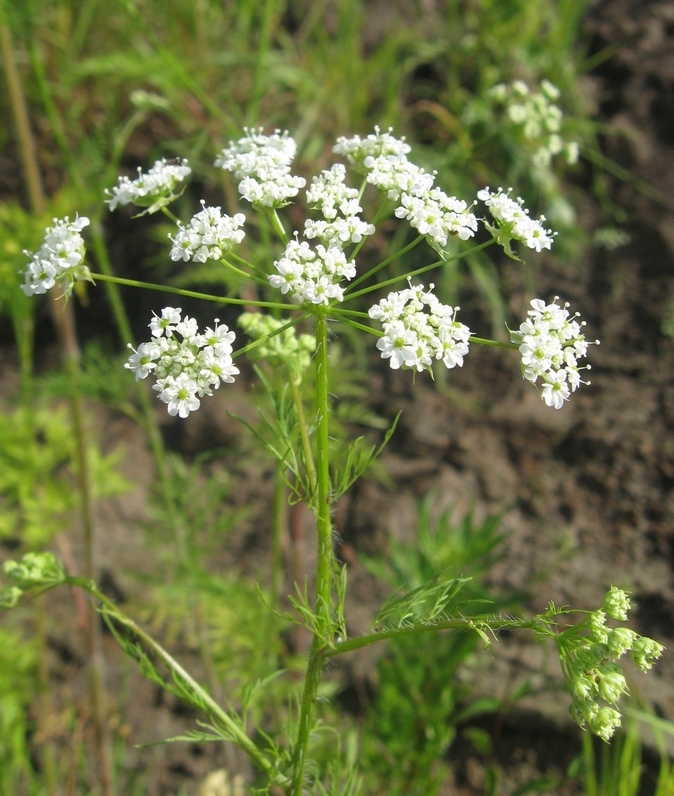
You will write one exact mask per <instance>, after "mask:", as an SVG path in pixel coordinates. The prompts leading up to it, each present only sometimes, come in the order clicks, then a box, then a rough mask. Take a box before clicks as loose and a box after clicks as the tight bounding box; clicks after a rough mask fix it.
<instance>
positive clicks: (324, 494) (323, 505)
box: [291, 312, 334, 796]
mask: <svg viewBox="0 0 674 796" xmlns="http://www.w3.org/2000/svg"><path fill="white" fill-rule="evenodd" d="M316 413H317V428H316V494H315V496H314V499H313V501H312V502H313V509H314V513H315V516H316V530H317V534H318V556H317V562H316V599H315V604H314V627H313V641H312V645H311V651H310V653H309V663H308V665H307V671H306V675H305V680H304V690H303V693H302V702H301V705H300V719H299V726H298V733H297V742H296V744H295V749H294V752H293V772H292V789H291V794H292V796H301V795H302V793H303V787H304V771H305V767H306V761H307V752H308V747H309V737H310V734H311V729H312V726H313V723H314V710H315V706H316V697H317V695H318V687H319V685H320V682H321V675H322V673H323V666H324V664H325V655H324V649H325V647H326V646H330V645H331V644H332V625H333V622H332V575H333V572H334V551H333V548H332V519H331V516H330V507H331V502H332V501H331V486H330V453H329V450H330V401H329V382H328V319H327V317H326V315H325V314H323V313H322V312H321V313H318V314H317V315H316Z"/></svg>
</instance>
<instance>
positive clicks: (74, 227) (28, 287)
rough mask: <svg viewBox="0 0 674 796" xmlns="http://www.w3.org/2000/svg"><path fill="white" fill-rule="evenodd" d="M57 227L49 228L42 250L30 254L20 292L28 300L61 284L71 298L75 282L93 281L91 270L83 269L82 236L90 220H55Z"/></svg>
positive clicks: (27, 252)
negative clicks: (28, 297)
mask: <svg viewBox="0 0 674 796" xmlns="http://www.w3.org/2000/svg"><path fill="white" fill-rule="evenodd" d="M53 223H54V226H53V227H47V229H46V230H45V237H44V240H43V242H42V246H40V249H39V250H38V251H37V252H35V254H31V252H29V251H24V254H25V255H27V256H28V257H30V258H31V260H30V262H29V263H28V266H27V268H26V270H25V272H24V283H23V285H21V290H23V292H24V293H25V294H26V295H27V296H34V295H36V294H40V293H46V292H47V291H48V290H51V288H53V287H54V285H55V284H56V283H57V282H58V283H59V284H60V285H61V287H62V289H63V292H64V293H65V294H66V295H68V294H69V293H70V291H71V290H72V285H73V283H74V282H76V281H81V280H83V279H90V276H89V269H88V268H87V267H86V266H85V265H83V261H84V239H83V238H82V236H81V235H80V232H81V231H82V230H83V229H84V227H87V226H89V219H88V218H86V217H84V216H82V217H76V218H75V220H74V221H70V220H69V219H68V217H67V216H66V218H63V219H58V218H55V219H54V220H53Z"/></svg>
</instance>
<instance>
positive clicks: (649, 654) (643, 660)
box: [630, 636, 665, 672]
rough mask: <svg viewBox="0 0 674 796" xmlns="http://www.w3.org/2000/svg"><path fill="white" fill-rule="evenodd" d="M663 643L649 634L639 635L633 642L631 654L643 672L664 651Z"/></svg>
mask: <svg viewBox="0 0 674 796" xmlns="http://www.w3.org/2000/svg"><path fill="white" fill-rule="evenodd" d="M664 649H665V648H664V647H663V646H662V644H658V642H657V641H653V639H652V638H648V637H647V636H637V638H636V639H635V641H634V644H632V651H631V653H630V654H631V656H632V660H633V661H634V663H635V664H636V665H637V666H638V667H639V668H640V669H641V671H642V672H647V671H648V670H649V669H650V668H651V666H652V665H653V664H654V663H655V661H656V660H657V659H658V658H659V657H660V656H661V655H662V653H663V651H664Z"/></svg>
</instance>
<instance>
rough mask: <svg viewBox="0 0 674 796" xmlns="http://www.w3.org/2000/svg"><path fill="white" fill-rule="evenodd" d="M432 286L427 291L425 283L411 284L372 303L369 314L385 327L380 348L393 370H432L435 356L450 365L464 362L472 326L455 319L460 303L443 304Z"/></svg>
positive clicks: (453, 365) (378, 345) (460, 364)
mask: <svg viewBox="0 0 674 796" xmlns="http://www.w3.org/2000/svg"><path fill="white" fill-rule="evenodd" d="M433 287H434V285H431V286H430V289H429V291H428V292H426V291H425V290H424V287H423V285H417V286H415V287H411V286H410V287H409V288H406V289H405V290H400V291H397V292H393V293H389V294H388V296H387V297H386V298H385V299H382V300H381V301H380V302H379V303H378V304H375V305H374V306H373V307H370V311H369V315H370V317H371V318H373V319H374V320H378V321H381V323H382V325H383V328H384V334H383V336H382V337H380V338H379V340H378V341H377V348H378V349H379V350H380V351H381V356H382V359H388V360H390V365H391V367H392V368H393V369H394V370H398V368H402V369H403V370H413V369H414V370H417V371H422V370H428V371H430V370H431V365H432V364H433V360H442V362H443V364H444V365H445V367H447V368H453V367H456V366H457V365H458V366H459V367H460V366H462V365H463V358H464V356H465V355H466V354H467V353H468V345H469V341H470V334H471V333H470V329H469V328H468V327H467V326H464V324H462V323H459V321H457V320H456V313H457V311H458V309H459V307H449V306H448V305H446V304H442V303H441V302H440V300H439V299H438V297H437V296H436V295H435V294H434V293H432V290H433Z"/></svg>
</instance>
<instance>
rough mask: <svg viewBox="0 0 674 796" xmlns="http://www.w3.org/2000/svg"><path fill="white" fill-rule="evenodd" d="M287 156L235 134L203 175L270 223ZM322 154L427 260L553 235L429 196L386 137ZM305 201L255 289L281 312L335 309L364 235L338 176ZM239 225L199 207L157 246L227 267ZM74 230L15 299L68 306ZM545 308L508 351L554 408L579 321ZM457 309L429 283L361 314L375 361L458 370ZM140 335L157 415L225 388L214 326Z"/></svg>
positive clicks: (147, 198)
mask: <svg viewBox="0 0 674 796" xmlns="http://www.w3.org/2000/svg"><path fill="white" fill-rule="evenodd" d="M295 151H296V146H295V142H294V141H293V139H292V138H291V137H290V136H289V135H288V133H287V132H280V131H278V130H277V131H276V132H274V133H273V134H272V135H265V134H264V133H263V132H262V130H261V129H258V130H245V135H244V136H243V137H242V138H240V139H239V140H238V141H236V142H234V141H232V142H230V144H229V146H228V147H226V148H224V149H223V150H222V152H221V153H220V155H219V156H218V158H217V159H216V161H215V165H216V166H219V167H221V168H223V169H226V170H228V171H231V172H232V174H233V175H234V177H235V179H236V180H237V181H238V189H239V192H240V194H241V197H242V198H243V199H245V200H246V201H248V202H250V203H251V204H252V205H253V207H254V208H260V209H264V210H265V211H268V210H270V209H271V210H274V211H275V210H276V209H278V208H281V207H283V206H284V205H286V204H288V203H289V202H290V201H291V200H293V199H294V198H295V197H296V196H297V195H298V194H299V192H300V190H301V189H303V188H304V187H305V186H306V181H305V180H304V179H303V178H301V177H295V176H293V175H292V174H291V173H290V169H291V165H292V161H293V158H294V155H295ZM334 152H335V153H336V154H337V155H340V156H342V157H343V158H345V159H346V161H347V163H348V166H349V167H350V168H351V169H352V170H353V171H355V172H356V173H357V174H360V175H362V176H363V177H364V178H365V181H366V182H367V183H368V184H370V185H372V186H374V187H375V188H376V189H378V190H379V191H382V192H383V193H384V194H385V195H386V197H387V199H388V200H390V201H391V202H393V203H394V204H395V209H394V215H395V216H396V217H397V218H399V219H404V220H406V221H408V222H409V223H410V225H411V226H412V227H413V228H414V229H416V230H417V231H418V232H419V234H420V235H421V236H423V237H424V238H425V239H426V241H427V242H428V244H429V245H430V246H431V247H433V248H434V249H435V250H436V251H439V252H443V250H444V249H445V247H446V246H447V244H448V241H450V239H451V238H455V239H458V240H459V241H468V240H470V239H471V238H473V237H474V236H475V234H476V232H477V230H478V227H479V223H480V222H481V223H482V225H483V226H484V228H485V229H486V230H487V231H488V232H489V233H490V234H491V235H492V237H493V238H494V240H495V241H496V242H497V243H498V244H499V245H501V246H502V247H503V249H504V250H505V251H506V253H508V254H509V255H511V256H512V254H513V252H512V245H513V244H514V243H515V244H521V245H523V246H526V247H528V248H529V249H531V250H533V251H537V252H540V251H542V250H543V249H550V248H551V246H552V243H553V240H554V234H553V233H552V232H551V231H550V230H548V229H546V228H545V226H544V221H545V218H544V217H543V216H541V217H540V218H539V219H533V218H531V216H530V215H529V212H528V210H527V209H526V208H525V207H524V202H523V200H522V199H521V198H517V199H512V198H511V196H510V194H511V190H510V189H508V190H507V191H504V190H503V189H502V188H499V189H498V190H497V191H491V190H490V189H489V188H484V189H481V190H480V191H478V193H477V200H476V201H475V202H473V203H472V204H470V205H469V204H468V203H467V202H466V201H465V200H463V199H459V198H457V197H455V196H448V195H447V194H445V193H444V192H443V191H442V190H441V189H440V188H438V187H437V186H434V182H435V174H434V173H429V172H427V171H425V170H424V169H422V168H420V167H419V166H417V165H415V164H414V163H412V162H411V161H410V160H409V159H408V157H407V156H408V153H409V152H410V147H409V145H408V144H407V143H406V142H405V139H404V138H396V137H394V136H393V135H392V133H391V130H388V131H385V132H382V131H381V130H380V129H379V128H375V131H374V133H372V134H370V135H368V136H366V137H365V138H361V137H360V136H354V137H353V138H344V137H342V138H339V139H338V140H337V143H336V145H335V147H334ZM189 173H190V168H189V166H188V164H187V161H185V160H179V161H167V160H159V161H157V162H156V163H155V164H154V165H153V166H152V168H151V169H150V171H149V172H148V173H147V174H143V173H142V171H140V170H139V172H138V177H137V178H136V179H135V180H129V179H128V178H126V177H122V178H120V180H119V184H118V185H117V187H115V188H113V189H112V191H109V192H108V194H109V195H110V197H111V198H110V199H108V200H106V201H108V203H109V207H110V209H111V210H113V209H115V208H116V207H119V206H122V205H125V204H132V205H135V206H137V207H141V208H145V212H154V211H156V210H158V209H161V208H162V207H164V206H165V205H166V204H167V203H168V202H169V201H172V200H173V199H174V198H175V197H176V196H177V192H178V191H179V185H180V183H181V182H182V181H183V180H184V179H185V178H186V177H187V176H188V175H189ZM306 202H307V206H308V208H309V209H310V211H311V212H312V213H313V214H314V217H312V218H308V219H307V220H306V221H305V224H304V229H303V230H302V231H301V234H300V232H299V231H297V232H295V233H294V235H292V236H291V237H290V239H289V241H288V243H287V244H286V246H285V250H284V252H283V254H282V255H281V257H279V259H278V260H276V261H275V262H274V263H273V273H271V274H270V275H269V276H268V281H269V284H270V285H271V287H273V288H275V289H277V290H279V291H280V293H281V294H282V295H285V296H287V297H288V298H289V299H290V300H291V302H292V304H290V303H289V305H288V306H289V308H292V307H293V306H297V305H303V306H304V307H305V308H306V309H308V310H310V309H311V307H312V305H317V306H322V307H328V306H330V305H332V304H338V303H341V302H343V301H345V300H346V299H347V298H348V293H347V292H346V288H347V287H348V283H349V282H350V281H351V280H353V279H354V277H355V276H356V262H355V259H354V258H353V254H352V252H353V247H358V248H359V247H360V246H361V245H363V243H364V241H365V239H366V238H367V237H368V236H371V235H372V234H373V233H374V231H375V228H374V226H373V224H371V223H369V222H367V221H365V220H364V219H363V218H362V217H361V214H362V212H363V208H362V207H361V205H360V194H359V191H358V190H357V189H356V188H353V187H350V186H349V185H348V184H347V168H346V166H345V165H344V164H342V163H336V164H335V165H333V166H332V168H330V169H328V170H324V171H322V172H321V173H320V174H319V175H317V176H315V177H314V178H313V179H312V181H311V184H310V185H309V186H308V188H307V189H306ZM477 202H482V203H483V204H484V205H485V207H486V208H487V209H488V210H489V213H490V219H491V220H490V221H487V220H486V219H485V218H479V217H478V216H477V215H476V214H475V213H474V212H473V209H474V208H475V206H476V204H477ZM244 223H245V216H244V215H243V213H236V214H235V215H234V216H228V215H226V214H225V213H222V211H221V209H220V208H219V207H208V206H206V204H205V202H202V209H201V210H200V211H199V212H198V213H197V214H196V215H195V216H194V217H193V218H192V219H191V220H190V221H189V223H188V224H186V225H183V224H181V223H178V230H177V232H176V234H175V235H172V236H169V237H170V238H171V242H172V248H171V252H170V256H171V259H173V260H183V261H191V262H200V263H203V262H206V261H207V260H215V261H226V257H227V254H228V253H230V252H231V251H232V250H233V249H234V247H235V246H237V245H239V244H240V243H241V242H242V240H243V238H244V235H245V231H244V229H243V226H244ZM86 224H88V219H86V218H77V219H76V220H75V221H74V222H70V221H69V220H68V219H67V218H66V219H64V220H62V221H58V220H55V221H54V227H51V228H49V229H48V230H47V234H46V237H45V240H44V243H43V245H42V247H41V248H40V250H39V251H38V252H37V253H36V254H34V255H30V254H29V253H28V252H27V254H28V255H29V257H31V261H30V263H29V264H28V267H27V268H26V269H25V272H24V285H23V286H22V289H23V290H24V292H25V293H26V294H28V295H33V294H36V293H44V292H46V291H47V290H49V289H51V288H53V287H57V288H59V289H60V290H61V291H62V292H64V293H65V294H68V293H69V292H70V291H71V290H72V286H73V284H74V282H76V281H79V280H81V279H90V278H91V277H90V274H89V270H88V269H87V267H86V266H85V265H84V264H83V261H84V256H85V252H84V241H83V239H82V237H81V235H80V232H81V230H82V228H83V227H84V226H86ZM557 300H558V299H557V298H555V300H554V301H553V302H552V303H550V304H546V302H544V301H543V300H541V299H534V300H533V301H532V302H531V307H532V309H530V310H529V312H528V316H527V319H526V320H525V321H524V322H523V323H522V324H521V326H520V327H519V329H518V330H517V331H511V332H510V337H511V343H513V344H515V345H516V346H517V347H518V348H519V351H520V355H521V368H522V375H523V377H524V378H525V379H526V380H528V381H530V382H531V383H532V384H535V385H536V387H537V389H538V391H539V393H540V395H541V398H542V399H543V401H544V402H545V403H546V404H547V405H548V406H551V407H554V408H556V409H560V408H562V406H564V404H565V402H566V401H567V400H568V399H569V397H570V394H571V393H572V392H574V391H575V390H577V389H578V387H579V386H580V385H581V384H583V383H586V384H587V383H589V382H584V381H583V380H582V379H581V371H582V370H584V369H585V370H589V368H590V366H589V365H580V364H579V363H580V362H581V360H582V359H583V358H584V357H585V356H586V355H587V350H588V345H589V343H588V341H586V340H585V337H584V335H583V334H582V333H581V329H582V327H583V326H584V323H583V322H579V321H578V320H577V318H578V315H577V314H576V315H573V316H572V315H570V313H569V310H568V304H564V305H563V306H559V305H557V303H556V302H557ZM458 310H459V308H458V307H450V306H447V305H444V304H442V303H441V302H440V300H439V299H438V298H437V296H436V295H435V294H434V293H433V285H430V286H429V288H428V289H426V288H425V287H424V286H423V285H412V284H411V283H410V284H409V285H408V287H406V288H404V289H403V290H399V291H394V292H391V293H389V294H388V296H386V298H383V299H382V300H381V301H379V302H378V303H377V304H375V305H373V306H372V307H371V308H370V311H369V316H370V318H372V319H373V320H375V321H378V322H379V323H381V326H382V331H381V334H380V335H379V339H378V341H377V348H378V349H379V351H380V352H381V356H382V358H384V359H387V360H388V362H389V364H390V366H391V367H392V368H394V369H402V370H413V371H423V370H427V371H429V372H432V367H433V364H434V363H442V364H443V365H444V366H445V367H447V368H454V367H457V366H462V365H463V361H464V357H465V356H466V355H467V354H468V351H469V345H470V340H471V337H472V333H471V331H470V329H468V327H467V326H465V325H464V324H462V323H461V322H460V321H459V320H458V319H457V313H458ZM150 328H151V330H152V339H151V340H150V341H148V342H143V343H141V344H140V345H139V346H138V347H137V348H132V347H131V346H129V347H130V348H132V354H131V356H130V357H129V360H128V362H127V363H126V367H127V368H128V369H129V370H131V371H132V372H134V374H135V376H136V378H137V379H144V378H146V377H148V376H149V375H152V376H153V377H154V378H155V379H156V382H155V385H154V389H155V390H156V391H157V393H158V394H159V398H160V399H161V400H163V401H164V402H165V403H166V404H167V406H168V411H169V413H170V414H173V415H176V414H177V415H178V416H180V417H187V416H188V415H189V414H190V412H193V411H195V410H196V409H197V408H198V407H199V406H200V400H201V398H203V397H204V396H207V395H211V394H212V392H213V390H214V389H217V388H218V387H219V386H220V384H221V383H222V382H228V383H231V382H232V381H233V380H234V376H235V375H237V374H238V369H237V368H236V367H234V365H233V362H232V355H233V353H234V350H233V344H234V341H235V334H234V332H233V331H231V330H230V329H229V328H228V327H227V326H225V325H219V322H218V321H216V322H215V327H214V329H206V330H205V331H204V332H203V333H201V332H199V330H198V329H197V327H196V323H195V322H194V321H193V320H192V319H191V318H183V317H182V316H181V310H180V309H179V308H174V307H165V308H164V309H163V310H162V311H161V314H160V315H159V316H156V317H155V318H154V319H153V320H152V321H151V323H150ZM597 342H598V341H597Z"/></svg>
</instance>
